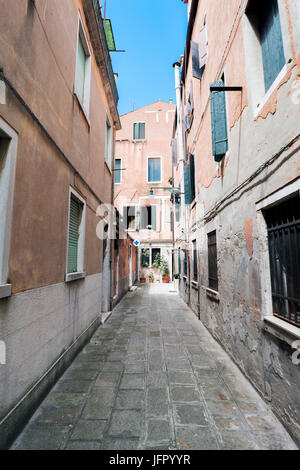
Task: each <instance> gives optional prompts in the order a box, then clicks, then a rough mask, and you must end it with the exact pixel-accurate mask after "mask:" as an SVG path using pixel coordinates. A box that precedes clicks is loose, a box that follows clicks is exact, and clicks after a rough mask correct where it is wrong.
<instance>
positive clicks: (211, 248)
mask: <svg viewBox="0 0 300 470" xmlns="http://www.w3.org/2000/svg"><path fill="white" fill-rule="evenodd" d="M207 241H208V287H210V288H211V289H214V290H216V291H217V290H218V260H217V234H216V231H213V232H211V233H209V234H208V235H207Z"/></svg>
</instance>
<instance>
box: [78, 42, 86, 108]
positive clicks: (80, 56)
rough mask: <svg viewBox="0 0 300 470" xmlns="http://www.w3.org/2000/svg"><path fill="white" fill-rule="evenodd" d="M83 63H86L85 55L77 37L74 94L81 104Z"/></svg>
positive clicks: (83, 74) (83, 78)
mask: <svg viewBox="0 0 300 470" xmlns="http://www.w3.org/2000/svg"><path fill="white" fill-rule="evenodd" d="M85 62H86V54H85V51H84V47H83V44H82V40H81V37H80V36H79V38H78V51H77V68H76V92H77V94H78V97H79V98H80V101H81V102H82V103H83V97H84V81H85Z"/></svg>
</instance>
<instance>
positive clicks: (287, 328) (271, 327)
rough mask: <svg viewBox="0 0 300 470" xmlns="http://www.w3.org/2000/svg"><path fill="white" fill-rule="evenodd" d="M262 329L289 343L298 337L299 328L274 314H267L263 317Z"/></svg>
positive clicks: (299, 335)
mask: <svg viewBox="0 0 300 470" xmlns="http://www.w3.org/2000/svg"><path fill="white" fill-rule="evenodd" d="M264 330H265V331H267V332H268V333H270V334H271V335H273V336H275V337H276V338H278V339H281V340H282V341H285V342H286V343H288V344H289V345H291V344H292V343H293V342H294V341H296V340H299V339H300V328H298V327H297V326H294V325H291V324H290V323H288V322H285V321H284V320H281V319H280V318H277V317H275V316H274V315H268V316H266V317H265V318H264Z"/></svg>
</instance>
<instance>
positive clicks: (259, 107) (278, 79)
mask: <svg viewBox="0 0 300 470" xmlns="http://www.w3.org/2000/svg"><path fill="white" fill-rule="evenodd" d="M287 71H288V66H287V64H285V65H284V66H283V68H282V69H281V71H280V72H279V74H278V75H277V77H276V78H275V80H274V82H273V84H272V85H271V87H270V88H269V90H268V91H267V92H266V94H265V96H264V97H263V98H262V99H261V102H260V103H258V104H257V108H256V109H255V112H254V119H256V118H257V116H258V115H259V113H260V112H261V110H262V109H263V107H264V106H265V104H266V103H267V102H268V100H269V99H270V97H271V95H272V93H273V92H274V91H275V90H276V88H277V87H278V85H279V84H280V82H281V80H282V79H283V77H284V76H285V74H286V73H287Z"/></svg>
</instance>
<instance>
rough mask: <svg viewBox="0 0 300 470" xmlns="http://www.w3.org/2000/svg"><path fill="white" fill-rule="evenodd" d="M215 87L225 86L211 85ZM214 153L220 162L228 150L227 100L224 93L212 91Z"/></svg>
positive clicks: (221, 84) (221, 83) (215, 83)
mask: <svg viewBox="0 0 300 470" xmlns="http://www.w3.org/2000/svg"><path fill="white" fill-rule="evenodd" d="M211 86H213V87H220V86H221V87H222V86H224V81H223V80H219V81H218V82H214V83H211ZM210 109H211V133H212V153H213V155H214V157H215V161H216V162H220V161H221V160H222V158H223V157H224V155H225V154H226V152H227V150H228V133H227V114H226V99H225V92H224V91H212V92H211V94H210Z"/></svg>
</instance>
